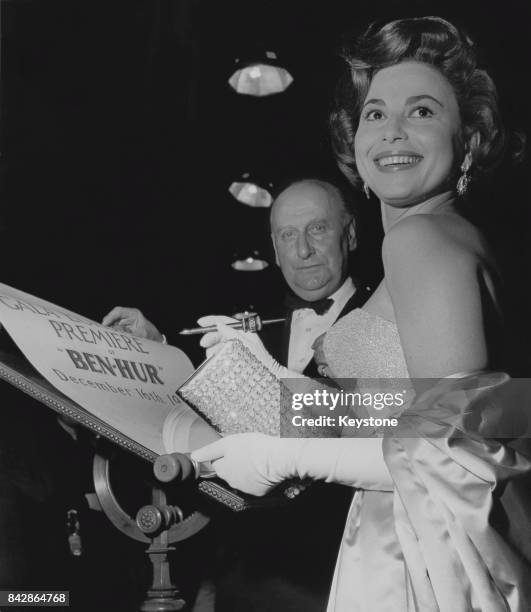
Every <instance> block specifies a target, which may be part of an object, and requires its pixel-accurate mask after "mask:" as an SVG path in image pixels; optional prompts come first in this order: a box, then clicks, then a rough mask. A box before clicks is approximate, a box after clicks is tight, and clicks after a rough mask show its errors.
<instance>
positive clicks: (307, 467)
mask: <svg viewBox="0 0 531 612" xmlns="http://www.w3.org/2000/svg"><path fill="white" fill-rule="evenodd" d="M192 459H194V460H195V461H198V462H199V463H201V462H203V461H211V462H212V466H213V468H214V470H215V471H216V474H217V475H218V476H219V477H220V478H222V479H223V480H225V481H227V482H228V483H229V484H230V485H231V486H232V487H234V488H236V489H239V490H241V491H244V492H245V493H250V494H251V495H265V494H266V493H267V492H268V491H269V490H270V489H271V488H272V487H274V486H275V485H277V484H279V483H281V482H282V481H284V480H287V479H290V478H301V479H304V478H312V479H315V480H324V481H326V482H337V483H340V484H344V485H349V486H353V487H357V488H360V489H369V490H377V491H391V490H392V489H393V482H392V479H391V475H390V474H389V470H388V469H387V466H386V464H385V462H384V458H383V451H382V439H381V438H326V439H324V438H311V439H304V438H274V437H272V436H267V435H265V434H260V433H244V434H235V435H232V436H226V437H225V438H222V439H221V440H218V441H216V442H214V443H212V444H209V445H207V446H204V447H203V448H200V449H198V450H196V451H194V452H193V453H192Z"/></svg>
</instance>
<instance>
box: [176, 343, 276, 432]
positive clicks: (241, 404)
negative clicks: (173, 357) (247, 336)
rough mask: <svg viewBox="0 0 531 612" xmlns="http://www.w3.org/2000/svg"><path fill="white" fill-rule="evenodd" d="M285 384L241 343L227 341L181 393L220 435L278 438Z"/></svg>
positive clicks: (194, 375) (185, 384)
mask: <svg viewBox="0 0 531 612" xmlns="http://www.w3.org/2000/svg"><path fill="white" fill-rule="evenodd" d="M281 386H282V382H281V381H280V379H279V378H277V377H276V376H274V375H273V373H272V372H270V371H269V370H268V369H267V368H266V367H265V365H263V363H262V362H261V361H259V360H258V359H257V358H256V357H255V356H254V355H253V354H252V353H251V351H249V349H247V348H246V347H245V346H244V345H243V344H242V343H241V342H239V341H238V340H230V341H228V342H225V343H224V345H223V347H222V348H221V349H220V350H219V351H218V352H217V353H216V354H215V355H214V356H213V357H211V358H210V359H207V361H205V362H204V363H203V364H202V365H201V366H200V367H199V368H198V369H197V370H196V371H195V372H194V374H193V375H192V376H191V377H190V378H189V379H188V380H187V381H186V382H185V383H184V385H183V386H182V387H181V388H180V389H179V390H178V393H179V395H180V396H181V397H182V398H183V399H184V400H185V401H186V402H187V404H189V405H190V406H191V407H192V408H193V409H194V410H195V411H196V412H197V413H199V414H200V415H201V416H202V417H203V418H205V419H206V420H207V421H208V422H209V423H210V424H211V425H212V426H213V427H214V428H215V429H216V430H217V431H218V432H219V433H220V434H222V435H227V434H235V433H245V432H250V431H257V432H260V433H265V434H269V435H272V436H278V435H279V433H280V397H281Z"/></svg>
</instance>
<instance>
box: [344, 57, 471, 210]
mask: <svg viewBox="0 0 531 612" xmlns="http://www.w3.org/2000/svg"><path fill="white" fill-rule="evenodd" d="M414 92H418V93H414ZM412 93H413V95H412ZM460 136H461V121H460V117H459V108H458V103H457V100H456V97H455V93H454V91H453V89H452V87H451V85H450V83H449V82H448V81H447V80H446V78H445V77H444V76H443V75H442V74H441V73H440V72H439V71H438V70H435V69H434V68H432V67H431V66H428V65H427V64H422V63H420V62H404V63H402V64H398V65H396V66H390V67H388V68H384V69H382V70H380V71H379V72H378V73H377V74H376V75H375V77H374V79H373V80H372V82H371V86H370V88H369V92H368V93H367V100H366V102H365V104H364V105H363V109H362V113H361V117H360V122H359V125H358V130H357V132H356V137H355V140H354V147H355V154H356V167H357V168H358V172H360V174H362V175H363V176H364V177H366V179H365V180H366V182H367V183H368V185H369V186H370V187H371V188H372V190H373V191H374V192H375V194H376V195H377V196H378V198H379V199H380V200H382V201H384V202H385V203H386V204H392V205H393V206H410V205H411V204H415V203H418V202H420V201H422V200H425V199H427V198H428V197H430V196H431V195H436V194H437V193H440V192H441V191H447V190H448V189H451V188H452V186H453V185H452V184H451V181H452V178H453V175H454V174H455V166H456V161H455V160H456V159H459V158H461V157H462V156H463V145H462V143H461V138H460Z"/></svg>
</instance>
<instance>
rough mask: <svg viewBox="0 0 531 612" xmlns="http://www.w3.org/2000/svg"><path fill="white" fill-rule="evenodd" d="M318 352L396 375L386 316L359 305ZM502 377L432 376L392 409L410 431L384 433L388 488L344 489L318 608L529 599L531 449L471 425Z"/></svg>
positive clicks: (349, 365)
mask: <svg viewBox="0 0 531 612" xmlns="http://www.w3.org/2000/svg"><path fill="white" fill-rule="evenodd" d="M323 352H324V357H325V360H326V362H327V365H328V371H329V372H330V373H331V374H332V375H333V376H334V378H347V377H348V378H385V377H387V378H404V377H407V367H406V362H405V358H404V355H403V352H402V348H401V345H400V338H399V335H398V331H397V329H396V326H395V324H394V323H391V322H389V321H385V320H383V319H381V318H379V317H377V316H375V315H373V314H371V313H368V312H366V311H365V310H363V309H357V310H354V311H352V312H351V313H350V314H348V315H347V316H345V317H344V318H342V319H341V320H340V321H339V322H338V323H336V325H335V326H334V327H333V328H332V329H331V330H330V331H329V332H328V333H327V335H326V336H325V339H324V342H323ZM507 380H508V376H507V375H505V374H503V373H498V374H496V373H483V374H480V375H475V376H467V377H463V378H452V379H443V380H442V381H441V383H440V384H438V385H436V386H435V387H434V388H433V389H432V390H431V391H429V392H428V393H426V394H424V395H423V396H422V397H421V398H417V399H416V400H415V401H414V402H413V404H412V405H411V406H409V407H408V408H407V409H406V410H405V411H404V412H403V413H402V416H401V418H400V421H401V422H404V423H405V424H406V426H407V427H408V429H407V431H410V432H412V433H411V437H401V436H396V437H394V436H392V435H387V434H386V436H385V437H384V441H383V450H384V459H385V461H386V464H387V466H388V468H389V471H390V473H391V476H392V478H393V482H394V490H393V491H388V492H383V491H372V490H356V491H355V493H354V497H353V501H352V504H351V507H350V511H349V514H348V518H347V522H346V526H345V531H344V535H343V539H342V543H341V547H340V550H339V555H338V559H337V564H336V569H335V573H334V579H333V583H332V589H331V594H330V598H329V603H328V608H327V610H328V612H435V611H441V612H470V611H482V612H487V611H488V612H501V611H511V612H526V611H529V610H531V571H530V563H529V550H531V529H530V527H529V522H530V521H531V514H529V513H528V512H529V505H530V504H529V502H528V501H527V500H528V499H529V496H530V495H531V488H528V487H529V482H530V481H529V478H527V476H528V475H529V473H530V471H531V461H530V460H529V458H526V456H527V457H531V454H527V453H525V452H524V453H522V452H517V451H516V450H514V449H513V448H512V447H511V446H510V445H509V444H507V443H506V442H508V441H507V440H502V441H501V442H500V441H495V440H491V439H488V438H486V437H483V435H482V432H484V431H486V430H488V429H489V426H490V427H491V429H490V431H492V425H493V423H492V420H493V419H494V420H496V419H497V418H500V417H499V414H500V411H498V412H496V411H494V415H493V413H492V412H493V411H492V410H490V411H489V409H488V406H490V404H489V402H488V401H487V402H485V401H484V400H485V397H489V393H491V392H493V390H495V391H498V390H501V392H502V393H501V395H502V397H501V400H497V402H498V405H499V404H500V402H501V404H502V405H503V403H504V398H503V393H504V389H505V388H506V383H507ZM463 389H465V391H463ZM501 413H503V410H502V411H501ZM441 415H442V416H441ZM441 422H442V423H443V424H442V425H441ZM426 423H428V424H430V425H431V430H430V428H429V427H428V428H426ZM433 428H435V432H436V434H437V432H439V434H440V437H439V436H438V435H435V436H434V435H433V431H434V430H433ZM438 428H439V429H438ZM428 430H429V433H428ZM353 443H355V441H354V440H353ZM524 446H525V445H524ZM509 485H510V486H509ZM512 485H515V486H512ZM516 485H525V486H516ZM496 523H497V524H496ZM526 549H527V550H526ZM526 555H527V558H526Z"/></svg>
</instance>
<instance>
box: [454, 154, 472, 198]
mask: <svg viewBox="0 0 531 612" xmlns="http://www.w3.org/2000/svg"><path fill="white" fill-rule="evenodd" d="M471 166H472V156H471V155H470V153H467V154H466V155H465V159H464V160H463V163H462V164H461V173H462V174H461V176H460V177H459V180H458V181H457V195H458V196H459V197H461V198H462V197H463V196H464V195H465V194H466V192H467V189H468V186H469V184H470V175H469V173H468V172H469V170H470V168H471Z"/></svg>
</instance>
